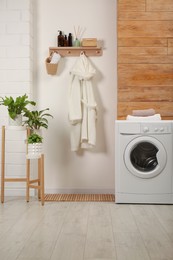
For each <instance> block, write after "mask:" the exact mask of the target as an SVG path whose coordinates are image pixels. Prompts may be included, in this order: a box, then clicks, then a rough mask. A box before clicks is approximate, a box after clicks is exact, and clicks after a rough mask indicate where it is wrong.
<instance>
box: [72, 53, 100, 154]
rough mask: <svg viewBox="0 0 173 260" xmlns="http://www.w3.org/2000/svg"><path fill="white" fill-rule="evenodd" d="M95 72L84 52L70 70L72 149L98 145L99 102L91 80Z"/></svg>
mask: <svg viewBox="0 0 173 260" xmlns="http://www.w3.org/2000/svg"><path fill="white" fill-rule="evenodd" d="M95 73H96V71H95V69H94V68H93V67H92V66H91V64H90V62H89V60H88V58H87V57H86V56H85V55H84V54H81V55H80V57H79V58H78V59H77V60H76V63H75V64H74V66H73V68H72V69H71V71H70V85H69V94H68V103H69V121H70V126H71V127H70V128H71V129H70V131H71V133H70V135H71V150H72V151H77V150H78V149H79V148H85V149H87V148H92V147H94V146H95V145H96V116H97V104H96V101H95V98H94V93H93V89H92V82H91V80H92V77H93V76H94V75H95Z"/></svg>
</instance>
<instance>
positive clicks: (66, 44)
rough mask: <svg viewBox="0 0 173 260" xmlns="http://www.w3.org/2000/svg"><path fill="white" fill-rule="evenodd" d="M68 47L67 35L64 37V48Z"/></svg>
mask: <svg viewBox="0 0 173 260" xmlns="http://www.w3.org/2000/svg"><path fill="white" fill-rule="evenodd" d="M67 46H68V39H67V35H65V36H64V47H67Z"/></svg>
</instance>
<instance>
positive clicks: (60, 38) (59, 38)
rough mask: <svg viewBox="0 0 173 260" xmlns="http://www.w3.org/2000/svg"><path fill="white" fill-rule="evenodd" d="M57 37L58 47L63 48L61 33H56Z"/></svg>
mask: <svg viewBox="0 0 173 260" xmlns="http://www.w3.org/2000/svg"><path fill="white" fill-rule="evenodd" d="M58 32H59V35H58V39H57V40H58V43H57V45H58V47H63V46H64V36H63V35H62V31H58Z"/></svg>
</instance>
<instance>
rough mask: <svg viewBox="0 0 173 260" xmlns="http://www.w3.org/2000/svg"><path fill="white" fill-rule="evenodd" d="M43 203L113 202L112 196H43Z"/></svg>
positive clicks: (113, 197)
mask: <svg viewBox="0 0 173 260" xmlns="http://www.w3.org/2000/svg"><path fill="white" fill-rule="evenodd" d="M45 201H58V202H60V201H81V202H82V201H88V202H89V201H96V202H115V195H113V194H45Z"/></svg>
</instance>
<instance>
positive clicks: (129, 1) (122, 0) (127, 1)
mask: <svg viewBox="0 0 173 260" xmlns="http://www.w3.org/2000/svg"><path fill="white" fill-rule="evenodd" d="M118 9H119V11H136V10H137V11H145V0H119V1H118Z"/></svg>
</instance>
